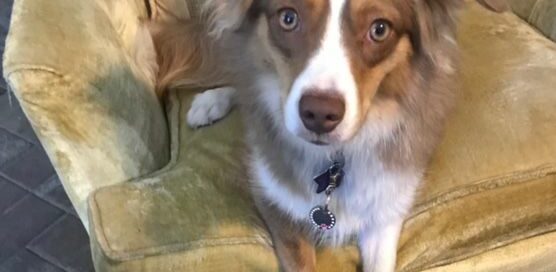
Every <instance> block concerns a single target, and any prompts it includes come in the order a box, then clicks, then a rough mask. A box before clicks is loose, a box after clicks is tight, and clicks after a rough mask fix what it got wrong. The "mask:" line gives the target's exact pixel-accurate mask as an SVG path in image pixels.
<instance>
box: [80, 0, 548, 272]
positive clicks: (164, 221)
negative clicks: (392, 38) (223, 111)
mask: <svg viewBox="0 0 556 272" xmlns="http://www.w3.org/2000/svg"><path fill="white" fill-rule="evenodd" d="M459 42H460V44H461V47H462V68H463V69H462V72H461V73H462V80H461V82H460V85H461V92H460V94H459V96H460V99H459V104H458V106H457V109H456V111H455V112H454V113H453V115H452V116H451V117H450V121H449V124H448V126H447V130H446V133H445V137H444V140H443V141H442V143H441V145H440V146H439V149H438V151H437V153H436V155H435V156H434V159H433V162H432V164H431V166H430V168H429V170H428V173H427V176H426V179H425V182H424V184H423V186H422V188H421V190H420V193H419V197H418V200H417V203H416V206H415V208H414V209H413V212H412V214H411V216H410V217H409V218H408V219H407V221H406V223H405V226H404V230H403V233H402V236H401V239H400V244H399V250H398V254H399V259H398V270H399V271H435V272H436V271H552V270H555V269H556V261H555V260H556V247H554V246H551V245H553V244H554V242H556V232H555V230H556V138H555V135H556V92H555V88H554V86H556V77H554V75H555V74H556V45H555V44H554V43H553V42H551V41H550V40H548V39H547V38H546V37H544V36H542V35H540V34H538V33H537V32H536V31H535V30H533V29H532V28H531V27H530V26H529V25H528V24H526V23H525V22H523V21H522V20H521V19H519V18H518V17H517V16H515V15H513V14H511V13H505V14H493V13H491V12H488V11H486V10H485V9H483V8H480V7H479V6H478V5H477V4H474V3H470V4H469V5H468V6H467V8H466V9H465V11H464V12H463V14H462V25H461V29H460V35H459ZM193 93H194V91H193V90H178V91H177V92H173V93H172V94H171V96H170V100H169V103H170V104H169V107H168V116H169V124H170V128H171V133H170V134H171V135H170V138H171V150H172V156H171V157H172V160H171V162H170V163H169V164H168V165H167V166H166V167H164V168H163V169H161V170H160V171H157V172H155V173H152V174H150V175H148V176H147V177H144V178H143V179H139V180H137V182H135V183H126V184H121V185H115V186H110V187H106V188H102V189H100V190H98V191H97V192H95V193H94V194H93V195H92V197H91V199H90V211H91V214H90V218H91V229H92V230H94V231H93V232H92V243H93V250H94V260H95V265H96V267H97V269H99V270H100V271H181V270H184V271H224V270H225V271H276V269H277V260H276V257H275V256H274V254H273V252H272V248H271V241H270V238H269V235H268V232H267V231H266V229H265V228H264V225H263V223H262V221H261V219H260V218H259V217H258V215H257V213H256V211H255V208H254V206H253V202H252V200H251V198H250V196H249V193H248V192H247V189H246V186H247V180H246V178H245V169H243V167H242V163H241V160H242V159H243V158H244V155H245V149H244V146H243V145H244V143H243V142H242V133H243V126H242V124H241V122H240V120H239V117H238V116H237V115H238V114H237V112H234V113H233V114H232V115H231V116H228V117H227V118H226V119H224V120H223V121H221V122H219V123H217V124H215V125H214V126H210V127H206V128H203V129H199V130H191V129H189V128H188V127H187V126H186V122H185V116H186V112H187V109H188V107H189V104H190V102H191V97H192V95H193ZM318 262H319V263H318V265H319V269H318V271H355V270H356V268H357V267H358V264H359V259H358V253H357V250H356V248H355V247H354V246H347V247H344V248H339V249H335V250H324V251H322V250H321V251H320V252H319V256H318Z"/></svg>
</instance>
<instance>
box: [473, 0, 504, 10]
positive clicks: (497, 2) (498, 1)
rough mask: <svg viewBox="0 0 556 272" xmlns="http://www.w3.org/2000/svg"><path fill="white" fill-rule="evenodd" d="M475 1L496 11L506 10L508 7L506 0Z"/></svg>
mask: <svg viewBox="0 0 556 272" xmlns="http://www.w3.org/2000/svg"><path fill="white" fill-rule="evenodd" d="M477 2H479V4H481V5H483V6H484V7H486V8H487V9H489V10H492V11H494V12H498V13H502V12H504V11H507V10H508V9H509V8H510V7H509V5H508V2H507V1H506V0H477Z"/></svg>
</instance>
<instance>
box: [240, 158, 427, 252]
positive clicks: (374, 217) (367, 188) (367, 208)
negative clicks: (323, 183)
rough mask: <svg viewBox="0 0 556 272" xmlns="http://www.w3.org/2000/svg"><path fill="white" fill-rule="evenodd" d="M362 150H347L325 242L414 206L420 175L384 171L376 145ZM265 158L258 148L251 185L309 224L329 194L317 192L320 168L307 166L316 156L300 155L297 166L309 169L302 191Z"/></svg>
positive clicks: (383, 223) (401, 214)
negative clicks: (285, 182) (375, 152)
mask: <svg viewBox="0 0 556 272" xmlns="http://www.w3.org/2000/svg"><path fill="white" fill-rule="evenodd" d="M360 151H361V148H360V150H359V152H350V153H347V154H344V155H345V156H346V168H345V171H346V176H345V178H344V182H343V183H342V186H340V187H339V188H337V189H336V191H335V192H334V193H333V195H332V198H331V202H330V206H329V207H330V210H331V211H333V212H334V213H335V214H336V220H337V221H336V226H335V227H334V228H333V229H332V230H330V231H327V232H326V233H324V237H322V238H323V240H322V241H321V242H324V243H325V244H328V245H340V244H342V243H344V242H345V241H347V240H348V239H350V238H351V237H352V236H353V235H355V234H359V233H362V232H368V231H371V230H374V229H377V228H378V229H380V228H383V227H385V226H388V225H390V224H392V222H401V221H403V218H404V216H405V215H406V214H407V212H408V211H409V209H410V208H411V205H412V202H413V198H414V193H415V188H416V186H417V184H418V181H419V180H420V175H419V174H418V173H411V172H395V173H394V172H389V171H386V170H385V169H384V168H383V167H382V163H380V161H378V159H377V158H376V157H374V156H373V155H372V154H373V152H372V151H370V150H367V151H369V152H360ZM320 159H322V158H320ZM266 160H271V158H269V157H268V156H262V155H261V154H260V153H259V152H258V151H257V150H256V148H255V150H254V152H253V153H252V158H251V164H250V166H251V168H250V170H251V177H252V178H253V179H254V180H253V182H254V185H255V186H253V189H254V190H257V193H259V194H262V195H263V196H264V197H265V199H267V200H269V201H270V202H271V203H273V204H274V205H275V206H276V207H278V208H279V209H280V210H282V211H283V212H284V213H286V214H288V215H289V216H291V218H292V219H293V220H295V221H298V222H300V223H305V224H310V223H309V222H310V221H309V212H310V211H311V209H312V208H313V207H315V206H317V205H323V204H324V203H325V200H326V196H325V195H324V194H322V193H321V194H316V193H315V189H316V185H315V183H314V182H313V177H314V176H315V175H316V174H318V173H314V172H311V170H309V169H313V168H314V163H315V161H318V159H315V160H310V161H303V162H302V161H299V167H300V168H299V169H308V170H307V171H301V177H300V181H298V182H300V183H301V185H302V188H303V190H301V191H299V192H292V191H290V190H289V189H288V188H287V187H286V186H284V185H283V184H282V183H281V182H280V181H279V180H278V179H277V178H276V177H275V176H274V174H273V172H272V171H271V169H270V168H269V166H268V162H267V161H266ZM273 170H274V171H276V169H273Z"/></svg>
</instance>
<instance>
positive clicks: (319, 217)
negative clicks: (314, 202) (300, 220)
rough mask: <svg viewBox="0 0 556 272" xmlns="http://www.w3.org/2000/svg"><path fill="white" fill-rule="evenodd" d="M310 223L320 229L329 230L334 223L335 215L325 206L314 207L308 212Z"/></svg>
mask: <svg viewBox="0 0 556 272" xmlns="http://www.w3.org/2000/svg"><path fill="white" fill-rule="evenodd" d="M309 218H310V219H311V223H313V225H314V226H315V227H317V228H318V229H321V230H329V229H332V228H333V227H334V225H335V224H336V216H334V214H333V213H332V212H330V211H329V210H328V209H327V208H323V207H321V206H317V207H314V208H313V209H312V210H311V213H310V214H309Z"/></svg>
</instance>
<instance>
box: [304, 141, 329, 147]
mask: <svg viewBox="0 0 556 272" xmlns="http://www.w3.org/2000/svg"><path fill="white" fill-rule="evenodd" d="M309 142H310V143H312V144H314V145H318V146H327V145H329V143H327V142H325V141H322V140H312V141H309Z"/></svg>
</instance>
